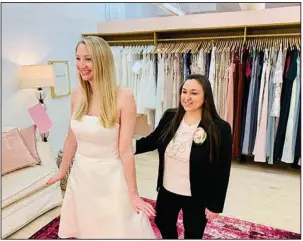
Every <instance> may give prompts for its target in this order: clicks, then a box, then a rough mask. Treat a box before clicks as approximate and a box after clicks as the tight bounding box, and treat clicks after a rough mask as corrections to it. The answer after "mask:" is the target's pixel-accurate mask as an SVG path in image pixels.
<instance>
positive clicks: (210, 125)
mask: <svg viewBox="0 0 303 241" xmlns="http://www.w3.org/2000/svg"><path fill="white" fill-rule="evenodd" d="M192 79H195V80H197V81H198V82H199V84H200V85H201V86H202V88H203V90H204V103H203V105H202V118H201V122H202V126H203V128H204V129H205V131H206V133H207V135H208V137H209V143H210V157H209V159H210V161H211V162H212V161H214V160H216V159H217V158H218V152H219V145H220V131H219V129H218V127H217V125H216V124H215V122H214V120H222V119H221V118H220V116H219V115H218V112H217V110H216V107H215V103H214V98H213V94H212V89H211V85H210V82H209V81H208V80H207V78H206V77H205V76H203V75H200V74H192V75H189V76H187V78H186V80H185V81H184V82H183V84H182V85H181V87H180V90H179V95H180V96H181V93H182V89H183V85H184V83H185V82H186V81H187V80H192ZM184 114H185V110H184V108H183V106H182V104H181V98H180V101H179V106H178V108H177V110H176V114H175V116H174V117H173V119H172V120H171V122H168V123H167V124H166V126H165V128H163V131H162V133H161V135H160V140H162V141H163V140H165V139H166V138H168V136H170V135H174V134H175V133H176V132H177V129H178V128H179V125H180V123H181V121H182V119H183V117H184Z"/></svg>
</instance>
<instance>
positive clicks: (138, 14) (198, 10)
mask: <svg viewBox="0 0 303 241" xmlns="http://www.w3.org/2000/svg"><path fill="white" fill-rule="evenodd" d="M100 4H104V15H103V16H104V19H103V21H113V20H130V19H140V18H153V17H164V16H172V15H173V14H172V13H171V12H169V11H167V10H165V9H163V8H161V5H163V4H165V3H100ZM167 4H169V5H173V6H174V7H175V8H178V9H179V10H182V11H183V12H184V13H185V14H186V15H191V14H203V13H214V12H235V11H241V7H240V4H239V3H225V2H221V3H213V2H208V3H185V2H183V3H167ZM261 4H262V3H261ZM300 4H301V3H300V2H297V3H265V8H279V7H290V6H300Z"/></svg>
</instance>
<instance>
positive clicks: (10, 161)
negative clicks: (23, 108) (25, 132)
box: [2, 128, 37, 176]
mask: <svg viewBox="0 0 303 241" xmlns="http://www.w3.org/2000/svg"><path fill="white" fill-rule="evenodd" d="M35 164H37V160H36V158H35V157H34V156H33V155H32V154H31V152H30V150H29V149H28V147H27V145H26V144H25V142H24V140H23V138H22V136H21V134H20V132H19V130H18V129H17V128H16V129H13V130H11V131H8V132H6V133H2V176H3V175H5V174H7V173H10V172H13V171H15V170H18V169H21V168H24V167H27V166H32V165H35Z"/></svg>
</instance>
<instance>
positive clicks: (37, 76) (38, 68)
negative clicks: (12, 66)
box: [19, 65, 55, 142]
mask: <svg viewBox="0 0 303 241" xmlns="http://www.w3.org/2000/svg"><path fill="white" fill-rule="evenodd" d="M19 74H20V75H19V78H20V87H21V88H22V89H37V92H36V97H37V99H38V101H39V103H40V104H42V105H43V107H44V108H45V110H46V106H45V103H44V99H45V94H44V92H43V88H45V87H53V86H55V78H54V71H53V67H52V66H51V65H24V66H22V68H21V70H20V73H19ZM48 136H49V133H45V134H43V135H42V140H43V141H45V142H46V141H47V138H48Z"/></svg>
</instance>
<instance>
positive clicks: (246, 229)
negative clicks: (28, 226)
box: [30, 199, 301, 239]
mask: <svg viewBox="0 0 303 241" xmlns="http://www.w3.org/2000/svg"><path fill="white" fill-rule="evenodd" d="M145 201H147V202H149V203H151V204H152V205H153V206H155V201H153V200H150V199H145ZM59 221H60V217H57V218H55V219H54V220H53V221H51V222H50V223H49V224H47V225H46V226H45V227H43V228H42V229H40V230H39V231H38V232H37V233H35V234H34V235H33V236H32V237H30V239H59V238H58V235H57V234H58V228H59ZM151 223H152V226H153V229H154V232H155V234H156V236H157V238H158V239H161V234H160V232H159V230H158V228H157V226H156V225H155V223H154V220H151ZM177 227H178V233H179V238H183V222H182V212H180V215H179V219H178V223H177ZM203 238H204V239H301V234H298V233H293V232H289V231H285V230H281V229H277V228H272V227H268V226H264V225H260V224H255V223H251V222H247V221H243V220H239V219H235V218H228V217H224V216H219V217H218V218H216V219H215V220H213V221H211V222H208V224H207V226H206V229H205V232H204V237H203Z"/></svg>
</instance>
